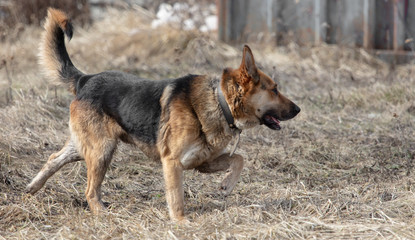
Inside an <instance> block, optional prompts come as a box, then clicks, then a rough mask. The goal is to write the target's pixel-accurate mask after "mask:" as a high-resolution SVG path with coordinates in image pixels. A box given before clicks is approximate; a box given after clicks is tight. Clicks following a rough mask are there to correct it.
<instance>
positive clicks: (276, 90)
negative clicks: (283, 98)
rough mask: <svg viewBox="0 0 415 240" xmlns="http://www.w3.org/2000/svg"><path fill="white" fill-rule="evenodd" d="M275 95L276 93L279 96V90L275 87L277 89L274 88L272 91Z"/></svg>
mask: <svg viewBox="0 0 415 240" xmlns="http://www.w3.org/2000/svg"><path fill="white" fill-rule="evenodd" d="M271 91H272V92H273V93H275V95H277V96H278V89H277V88H276V87H275V88H273V89H272V90H271Z"/></svg>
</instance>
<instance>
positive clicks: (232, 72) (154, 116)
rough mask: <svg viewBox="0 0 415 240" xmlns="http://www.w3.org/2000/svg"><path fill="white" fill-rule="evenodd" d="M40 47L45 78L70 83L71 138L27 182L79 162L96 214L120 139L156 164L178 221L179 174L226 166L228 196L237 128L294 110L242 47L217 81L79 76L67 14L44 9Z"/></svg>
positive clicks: (39, 181)
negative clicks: (71, 55) (231, 147)
mask: <svg viewBox="0 0 415 240" xmlns="http://www.w3.org/2000/svg"><path fill="white" fill-rule="evenodd" d="M44 28H45V32H44V34H43V36H42V40H41V46H40V54H39V55H40V58H39V61H40V64H41V66H42V68H44V70H45V73H46V75H47V77H48V78H50V79H51V80H59V81H61V82H63V83H65V84H66V85H68V86H69V89H70V91H72V93H73V94H74V95H75V98H74V100H73V101H72V103H71V104H70V120H69V130H70V136H69V139H68V141H67V142H66V144H65V146H64V147H63V148H62V150H60V151H59V152H57V153H54V154H52V155H51V156H50V157H49V160H48V161H47V162H46V164H45V165H44V166H43V168H42V169H41V171H40V172H39V173H38V174H37V176H36V177H35V178H34V179H33V180H32V182H31V183H30V184H29V185H28V186H27V189H26V191H27V192H28V193H31V194H34V193H36V192H37V191H38V190H39V189H40V188H42V186H43V185H44V184H45V182H46V181H47V179H48V178H49V177H51V176H52V175H53V174H54V173H55V172H57V171H58V170H59V169H60V168H62V166H64V165H65V164H68V163H72V162H76V161H81V160H85V162H86V166H87V178H88V181H87V188H86V191H85V195H86V199H87V201H88V205H89V207H90V209H91V211H92V212H93V213H95V214H98V213H100V212H101V211H103V210H104V206H103V204H102V201H101V184H102V181H103V179H104V175H105V172H106V170H107V168H108V166H109V164H110V161H111V158H112V156H113V153H114V151H115V149H116V147H117V144H118V142H119V141H123V142H126V143H130V144H133V145H136V146H138V147H139V148H140V149H141V150H142V151H143V152H144V153H145V154H146V155H148V156H149V157H150V158H154V159H158V160H160V161H161V163H162V166H163V174H164V180H165V190H166V200H167V204H168V209H169V215H170V218H171V219H173V220H178V221H181V220H184V219H185V217H184V213H183V212H184V190H183V171H184V170H188V169H196V170H198V171H200V172H203V173H212V172H216V171H226V175H225V178H224V180H223V181H222V183H221V185H220V192H221V193H223V194H224V195H228V194H230V193H231V191H232V190H233V188H234V187H235V184H236V182H237V181H238V179H239V176H240V174H241V171H242V167H243V157H242V156H240V155H238V154H233V155H232V154H229V153H227V152H226V147H227V145H228V144H229V142H230V141H231V140H232V139H233V138H234V137H235V136H238V134H239V133H240V131H241V130H244V129H248V128H252V127H255V126H257V125H261V124H264V125H265V126H267V127H268V128H270V129H272V130H279V129H281V127H280V121H284V120H288V119H291V118H293V117H294V116H296V115H297V114H298V113H299V112H300V108H299V107H298V106H297V105H295V104H294V103H293V102H292V101H290V100H289V99H288V98H286V97H284V96H283V95H282V94H281V92H279V91H278V88H277V84H276V83H275V82H274V81H273V80H272V79H271V78H270V77H268V76H267V75H266V74H265V73H263V72H262V71H261V70H259V69H258V68H257V67H256V65H255V60H254V56H253V55H252V52H251V49H250V48H249V47H248V46H244V48H243V57H242V63H241V65H240V66H239V68H237V69H231V68H225V69H224V70H223V72H222V75H221V77H220V78H214V77H209V76H201V75H187V76H184V77H181V78H177V79H169V80H159V81H151V80H146V79H141V78H138V77H136V76H134V75H131V74H127V73H123V72H117V71H106V72H102V73H98V74H84V73H82V72H81V71H80V70H78V69H77V68H76V67H75V66H74V65H73V64H72V61H71V59H70V58H69V55H68V53H67V51H66V47H65V41H64V40H65V39H64V38H65V35H66V36H67V37H68V38H69V39H70V38H71V37H72V32H73V31H72V29H73V28H72V25H71V23H70V20H69V18H68V17H67V15H66V14H65V13H64V12H62V11H60V10H57V9H52V8H50V9H49V10H48V16H47V18H46V22H45V25H44Z"/></svg>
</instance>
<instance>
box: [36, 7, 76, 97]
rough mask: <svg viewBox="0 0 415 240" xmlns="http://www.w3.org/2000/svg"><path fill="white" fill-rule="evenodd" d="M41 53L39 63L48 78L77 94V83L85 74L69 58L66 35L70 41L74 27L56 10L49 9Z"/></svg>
mask: <svg viewBox="0 0 415 240" xmlns="http://www.w3.org/2000/svg"><path fill="white" fill-rule="evenodd" d="M44 28H45V31H44V33H43V35H42V40H41V43H40V52H39V63H40V65H41V66H42V68H43V70H44V72H45V74H46V76H47V77H48V78H50V79H51V80H52V81H54V82H63V83H65V84H67V85H68V86H69V90H70V91H71V92H72V93H74V94H76V82H77V81H78V79H79V78H80V77H81V76H83V75H84V74H83V73H82V72H81V71H79V70H78V69H77V68H76V67H75V66H74V65H73V64H72V61H71V59H70V58H69V55H68V52H67V51H66V47H65V35H66V36H67V37H68V39H69V40H70V39H71V38H72V34H73V27H72V24H71V22H70V19H69V18H68V17H67V15H66V14H65V13H64V12H62V11H60V10H58V9H54V8H49V9H48V16H47V17H46V22H45V24H44Z"/></svg>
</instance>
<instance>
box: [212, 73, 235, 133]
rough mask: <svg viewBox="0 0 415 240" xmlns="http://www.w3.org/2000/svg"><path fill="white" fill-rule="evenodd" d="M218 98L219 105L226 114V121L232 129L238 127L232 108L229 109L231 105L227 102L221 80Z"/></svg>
mask: <svg viewBox="0 0 415 240" xmlns="http://www.w3.org/2000/svg"><path fill="white" fill-rule="evenodd" d="M217 89H218V91H217V92H218V100H219V106H220V108H221V109H222V112H223V115H224V116H225V119H226V122H227V123H228V126H229V127H230V128H231V129H238V128H237V127H236V126H235V119H234V118H233V116H232V113H231V109H229V105H228V103H227V102H226V99H225V96H224V95H223V92H222V88H221V87H220V81H219V83H218V87H217ZM238 130H239V129H238Z"/></svg>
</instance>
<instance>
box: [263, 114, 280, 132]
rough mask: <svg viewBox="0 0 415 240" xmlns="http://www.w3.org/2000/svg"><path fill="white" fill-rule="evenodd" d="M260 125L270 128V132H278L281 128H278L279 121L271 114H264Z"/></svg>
mask: <svg viewBox="0 0 415 240" xmlns="http://www.w3.org/2000/svg"><path fill="white" fill-rule="evenodd" d="M261 120H262V123H263V124H265V126H267V127H269V128H271V129H272V130H280V129H281V126H280V121H279V120H278V119H277V118H276V117H274V116H272V115H271V114H265V115H264V116H263V117H262V119H261Z"/></svg>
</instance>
